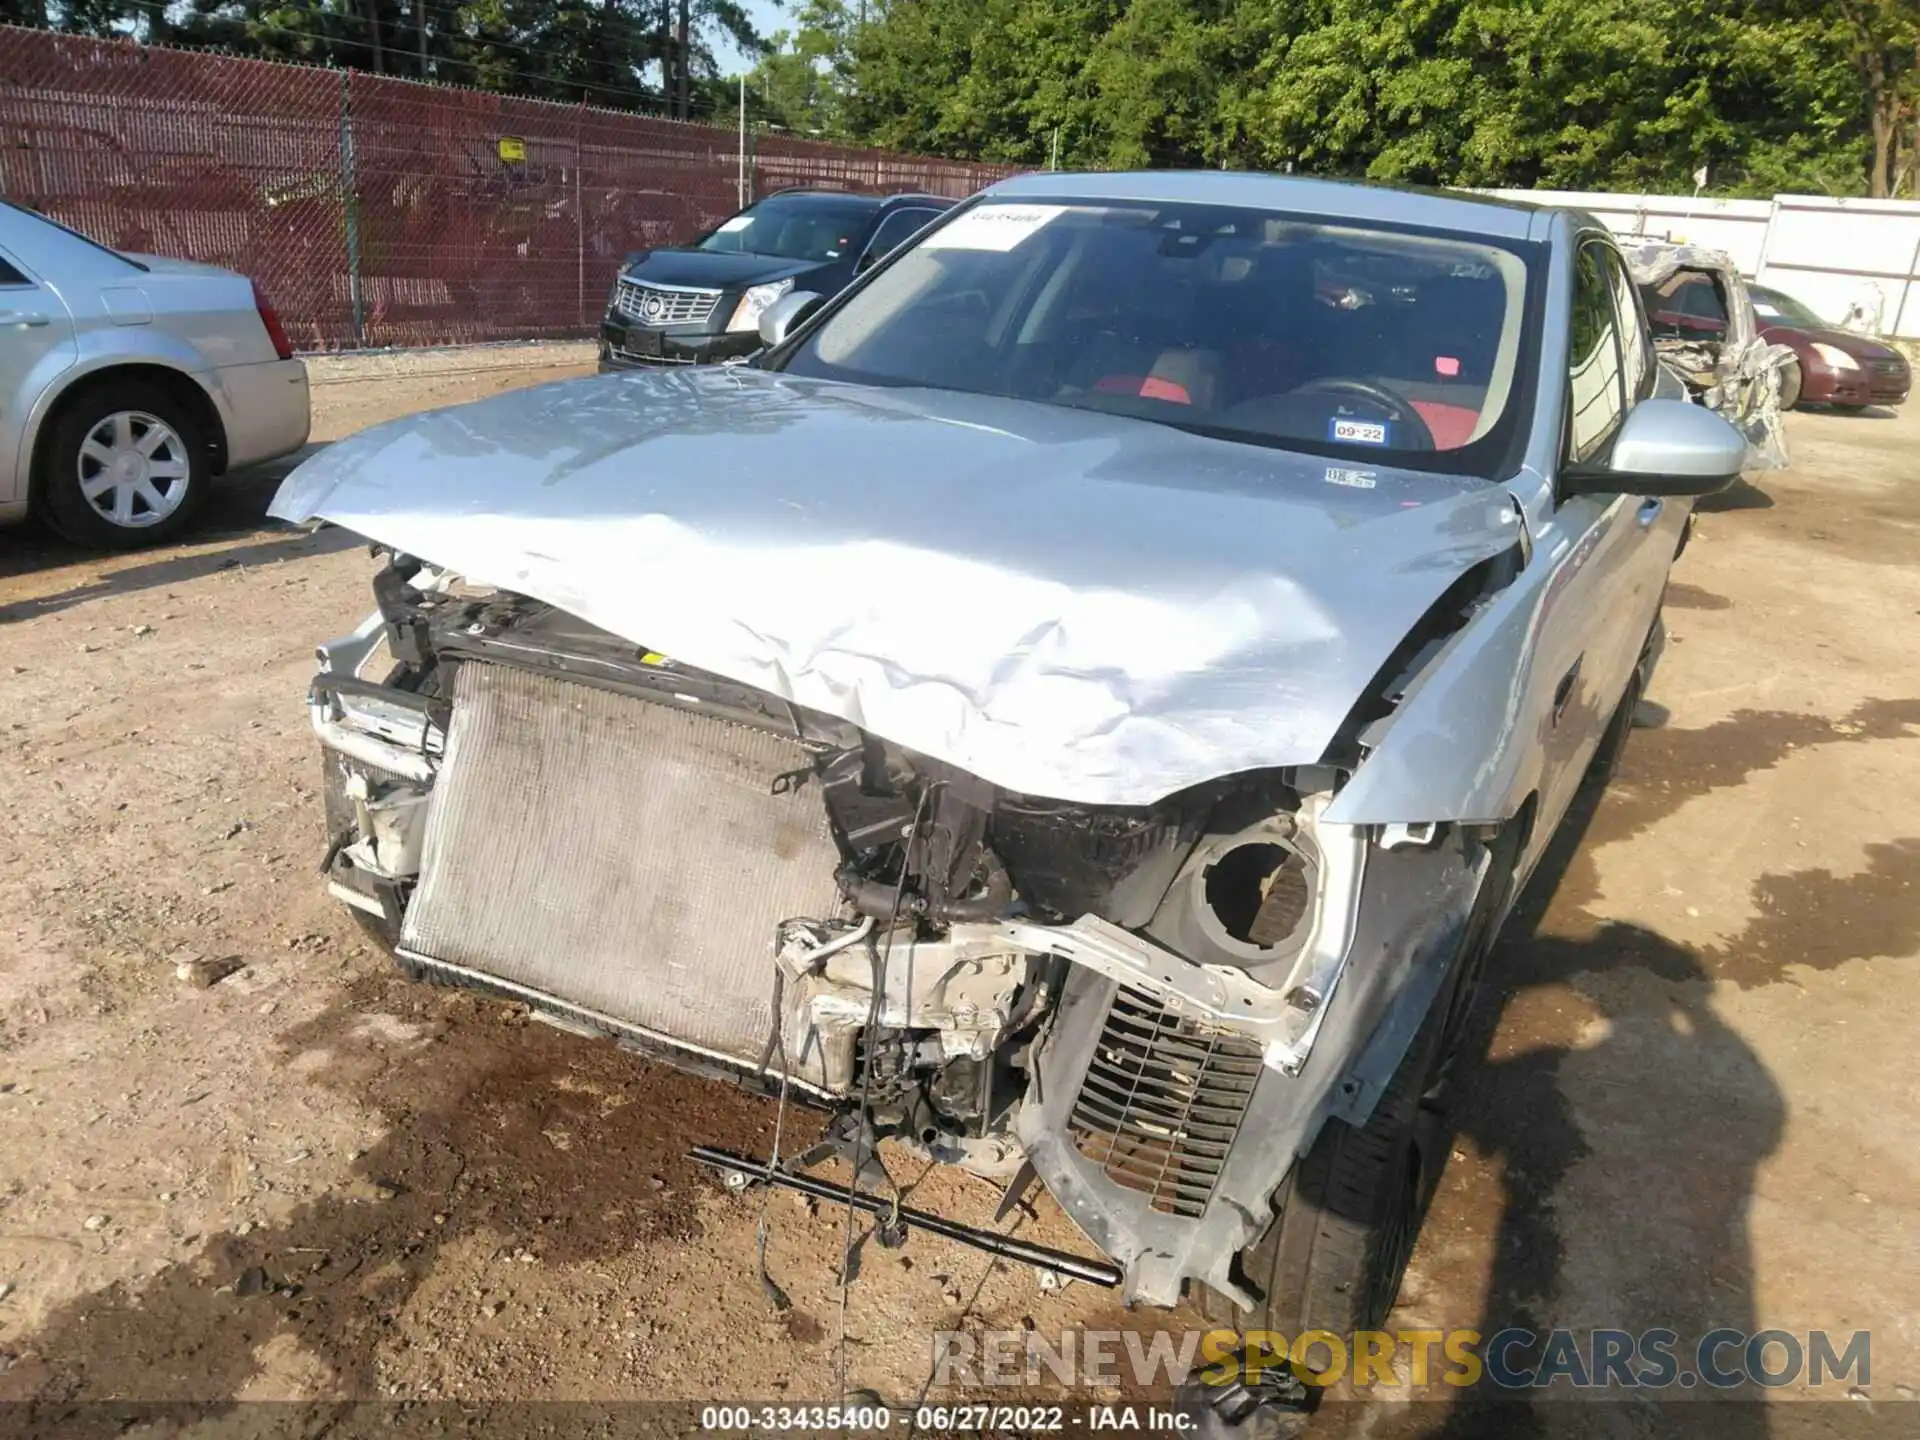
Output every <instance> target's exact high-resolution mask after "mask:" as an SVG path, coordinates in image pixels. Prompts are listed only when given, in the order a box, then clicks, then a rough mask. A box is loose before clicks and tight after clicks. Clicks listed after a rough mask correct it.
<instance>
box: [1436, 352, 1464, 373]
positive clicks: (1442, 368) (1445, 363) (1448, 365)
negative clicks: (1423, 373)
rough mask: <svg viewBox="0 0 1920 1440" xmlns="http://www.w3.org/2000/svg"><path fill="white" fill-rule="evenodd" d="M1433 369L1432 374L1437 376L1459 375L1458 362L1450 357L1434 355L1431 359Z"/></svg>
mask: <svg viewBox="0 0 1920 1440" xmlns="http://www.w3.org/2000/svg"><path fill="white" fill-rule="evenodd" d="M1433 369H1434V373H1435V374H1438V375H1446V376H1454V375H1458V374H1459V373H1460V362H1459V361H1458V360H1456V359H1454V357H1453V356H1451V355H1436V356H1434V357H1433Z"/></svg>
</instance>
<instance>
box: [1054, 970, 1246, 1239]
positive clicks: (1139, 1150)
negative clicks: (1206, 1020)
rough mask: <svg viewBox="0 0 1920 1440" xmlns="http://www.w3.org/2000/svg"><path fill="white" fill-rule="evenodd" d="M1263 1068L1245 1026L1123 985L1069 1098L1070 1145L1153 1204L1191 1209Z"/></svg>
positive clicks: (1229, 1144) (1229, 1142)
mask: <svg viewBox="0 0 1920 1440" xmlns="http://www.w3.org/2000/svg"><path fill="white" fill-rule="evenodd" d="M1260 1071H1261V1061H1260V1046H1259V1045H1258V1043H1256V1042H1255V1041H1254V1040H1252V1039H1251V1038H1249V1037H1248V1036H1245V1035H1239V1034H1235V1033H1234V1032H1232V1031H1230V1030H1221V1029H1218V1028H1216V1027H1215V1026H1212V1025H1207V1024H1203V1023H1201V1022H1199V1021H1196V1020H1190V1019H1187V1018H1185V1017H1182V1016H1176V1015H1172V1014H1169V1013H1168V1012H1167V1011H1166V1010H1164V1009H1162V1008H1161V1006H1160V1004H1159V1003H1158V1002H1157V1001H1155V1000H1154V999H1153V998H1152V997H1151V996H1148V995H1146V994H1143V993H1142V992H1140V991H1138V990H1129V989H1127V988H1125V987H1124V986H1123V987H1121V988H1120V989H1118V990H1116V991H1115V992H1114V996H1113V1002H1112V1004H1111V1006H1110V1007H1109V1008H1108V1010H1107V1022H1106V1026H1105V1028H1104V1029H1103V1030H1102V1031H1101V1034H1100V1044H1099V1048H1098V1049H1097V1050H1096V1051H1095V1052H1094V1058H1093V1063H1092V1064H1091V1065H1089V1066H1088V1067H1087V1074H1086V1078H1085V1079H1084V1080H1082V1081H1081V1084H1080V1096H1079V1098H1078V1099H1077V1100H1075V1101H1074V1105H1073V1118H1072V1119H1071V1121H1070V1122H1069V1125H1070V1127H1071V1130H1072V1134H1073V1144H1074V1148H1075V1149H1076V1150H1078V1151H1079V1152H1080V1153H1081V1154H1082V1155H1084V1156H1086V1158H1087V1159H1089V1160H1091V1161H1093V1162H1094V1163H1095V1164H1097V1165H1098V1166H1100V1168H1101V1170H1102V1172H1103V1173H1104V1174H1105V1175H1106V1177H1107V1178H1108V1179H1109V1180H1111V1181H1113V1182H1114V1183H1115V1184H1116V1185H1122V1186H1125V1187H1126V1188H1127V1189H1129V1190H1138V1191H1139V1192H1141V1193H1142V1194H1144V1195H1145V1196H1146V1197H1147V1202H1148V1203H1149V1204H1150V1205H1152V1206H1153V1208H1154V1209H1156V1210H1160V1211H1163V1212H1165V1213H1167V1214H1169V1215H1179V1216H1182V1217H1184V1218H1187V1219H1194V1218H1197V1217H1198V1216H1199V1215H1200V1214H1201V1213H1202V1212H1203V1211H1205V1209H1206V1208H1207V1201H1208V1200H1209V1199H1210V1198H1211V1197H1212V1195H1213V1187H1214V1184H1215V1182H1216V1181H1218V1180H1219V1178H1220V1171H1221V1169H1222V1168H1223V1167H1224V1166H1225V1164H1226V1161H1227V1152H1228V1151H1229V1150H1231V1149H1232V1148H1233V1138H1234V1135H1235V1134H1236V1133H1237V1132H1238V1130H1239V1128H1240V1121H1241V1118H1242V1117H1243V1116H1244V1115H1245V1114H1246V1111H1247V1101H1248V1100H1249V1099H1251V1098H1252V1095H1253V1087H1254V1084H1255V1082H1257V1081H1258V1080H1259V1078H1260Z"/></svg>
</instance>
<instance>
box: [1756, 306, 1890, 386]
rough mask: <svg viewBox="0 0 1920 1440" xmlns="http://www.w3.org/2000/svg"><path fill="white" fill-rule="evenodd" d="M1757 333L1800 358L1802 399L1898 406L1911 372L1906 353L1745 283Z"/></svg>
mask: <svg viewBox="0 0 1920 1440" xmlns="http://www.w3.org/2000/svg"><path fill="white" fill-rule="evenodd" d="M1749 293H1750V294H1751V295H1752V296H1753V311H1754V315H1755V317H1756V318H1757V319H1758V320H1759V322H1760V334H1761V335H1762V336H1763V337H1764V338H1766V339H1768V340H1771V341H1773V343H1774V344H1776V345H1791V346H1792V347H1793V352H1794V354H1795V355H1797V356H1798V357H1799V359H1800V396H1799V398H1800V401H1801V402H1802V403H1803V404H1815V405H1831V406H1833V407H1834V408H1835V409H1836V410H1863V409H1865V408H1866V407H1867V406H1869V405H1898V404H1900V403H1902V402H1903V401H1904V400H1905V399H1906V398H1907V390H1908V387H1909V385H1910V383H1911V379H1912V374H1911V370H1910V368H1909V367H1908V365H1907V359H1906V356H1904V355H1902V354H1901V353H1900V352H1899V351H1898V350H1896V349H1894V348H1893V347H1892V346H1891V345H1882V344H1881V343H1880V342H1879V341H1877V340H1869V339H1868V338H1867V337H1866V336H1864V335H1856V334H1854V333H1853V332H1852V331H1850V330H1836V329H1835V328H1834V327H1833V326H1831V325H1829V324H1827V323H1826V322H1825V321H1824V320H1822V319H1821V318H1820V317H1819V316H1818V315H1816V314H1814V313H1813V312H1812V311H1811V310H1809V309H1808V308H1807V307H1806V306H1805V305H1802V304H1801V303H1800V302H1799V301H1798V300H1796V299H1794V298H1793V297H1792V296H1791V295H1783V294H1781V293H1780V292H1779V291H1778V290H1768V289H1765V288H1764V287H1762V286H1759V285H1754V286H1750V287H1749Z"/></svg>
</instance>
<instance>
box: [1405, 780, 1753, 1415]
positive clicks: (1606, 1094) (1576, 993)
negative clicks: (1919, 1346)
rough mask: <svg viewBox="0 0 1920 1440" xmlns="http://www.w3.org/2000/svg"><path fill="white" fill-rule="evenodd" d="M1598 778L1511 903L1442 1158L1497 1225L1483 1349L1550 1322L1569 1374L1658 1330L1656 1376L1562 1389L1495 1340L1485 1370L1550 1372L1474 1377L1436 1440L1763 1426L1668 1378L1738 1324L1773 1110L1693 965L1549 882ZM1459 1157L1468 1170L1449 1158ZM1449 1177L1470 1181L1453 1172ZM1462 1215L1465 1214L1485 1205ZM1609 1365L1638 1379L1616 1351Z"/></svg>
mask: <svg viewBox="0 0 1920 1440" xmlns="http://www.w3.org/2000/svg"><path fill="white" fill-rule="evenodd" d="M1604 781H1605V777H1604V775H1598V774H1597V775H1596V776H1595V777H1593V779H1592V780H1590V781H1589V782H1588V783H1587V784H1586V785H1585V786H1583V788H1582V791H1581V793H1580V795H1579V797H1578V798H1577V799H1576V801H1575V803H1574V805H1573V807H1572V809H1571V810H1570V812H1569V814H1568V815H1567V817H1566V820H1565V821H1564V823H1563V824H1562V826H1561V828H1560V830H1559V832H1558V833H1557V834H1556V835H1555V837H1554V839H1553V841H1552V843H1551V845H1550V846H1549V848H1548V850H1547V853H1546V855H1545V856H1544V857H1543V859H1542V861H1541V864H1540V866H1539V868H1538V869H1537V870H1536V872H1535V874H1534V876H1533V878H1532V880H1531V881H1530V882H1529V884H1528V886H1527V888H1526V890H1525V891H1524V892H1523V893H1522V895H1521V897H1520V899H1519V902H1518V903H1517V905H1516V907H1515V910H1514V913H1513V914H1512V916H1511V917H1510V918H1509V920H1508V922H1507V925H1506V927H1505V929H1504V931H1503V932H1502V939H1501V940H1500V942H1499V944H1498V945H1497V947H1496V949H1495V952H1494V955H1493V957H1492V959H1491V961H1490V963H1489V965H1488V969H1487V977H1486V982H1485V984H1486V993H1485V994H1484V995H1483V997H1482V1000H1481V1003H1480V1004H1479V1006H1478V1007H1477V1012H1476V1020H1475V1023H1474V1026H1473V1028H1472V1031H1471V1033H1470V1034H1469V1036H1468V1037H1467V1041H1466V1046H1467V1053H1468V1055H1469V1056H1470V1057H1474V1059H1475V1060H1477V1063H1468V1064H1467V1065H1465V1066H1463V1067H1462V1068H1461V1071H1460V1075H1461V1079H1460V1081H1459V1088H1458V1093H1457V1095H1456V1096H1455V1098H1454V1104H1453V1106H1452V1108H1451V1112H1450V1114H1449V1117H1448V1119H1449V1122H1450V1126H1451V1142H1452V1143H1451V1146H1450V1147H1449V1148H1450V1150H1451V1152H1452V1154H1453V1155H1454V1157H1455V1164H1454V1167H1453V1168H1456V1169H1466V1170H1469V1171H1470V1172H1471V1171H1477V1172H1478V1173H1479V1174H1480V1175H1482V1176H1485V1175H1487V1174H1488V1173H1489V1172H1490V1173H1491V1176H1492V1179H1491V1181H1490V1183H1491V1184H1492V1185H1493V1187H1494V1188H1495V1189H1496V1191H1497V1194H1496V1195H1495V1196H1493V1197H1491V1204H1492V1205H1495V1206H1497V1207H1498V1209H1499V1214H1500V1219H1499V1222H1498V1226H1497V1229H1496V1231H1495V1234H1494V1237H1493V1241H1492V1254H1491V1257H1490V1258H1491V1266H1490V1271H1489V1273H1488V1274H1487V1279H1486V1286H1485V1291H1484V1295H1483V1298H1482V1300H1481V1302H1480V1306H1479V1317H1478V1319H1477V1320H1476V1321H1474V1322H1473V1323H1472V1327H1471V1328H1473V1329H1475V1330H1477V1331H1479V1332H1480V1335H1481V1337H1482V1346H1481V1353H1482V1354H1483V1355H1484V1354H1486V1351H1487V1347H1488V1345H1489V1342H1493V1341H1494V1340H1495V1339H1496V1337H1497V1336H1499V1335H1500V1332H1502V1331H1507V1330H1516V1329H1517V1330H1522V1331H1527V1332H1532V1334H1533V1335H1535V1336H1545V1335H1546V1334H1547V1332H1549V1331H1551V1330H1553V1329H1555V1328H1556V1327H1558V1328H1564V1329H1567V1330H1570V1331H1571V1332H1573V1340H1574V1345H1575V1348H1576V1351H1577V1363H1578V1365H1579V1368H1587V1367H1590V1366H1591V1364H1592V1359H1593V1347H1592V1341H1591V1335H1592V1332H1593V1331H1594V1330H1596V1329H1610V1330H1619V1331H1626V1332H1628V1333H1629V1334H1631V1335H1633V1336H1636V1337H1639V1336H1641V1335H1643V1334H1644V1333H1645V1332H1647V1331H1649V1330H1654V1329H1665V1330H1670V1331H1673V1332H1675V1333H1676V1336H1677V1340H1676V1341H1675V1342H1673V1343H1672V1345H1671V1351H1672V1353H1673V1356H1674V1359H1675V1361H1676V1362H1677V1371H1678V1373H1677V1374H1676V1376H1675V1377H1674V1378H1673V1379H1672V1381H1671V1382H1670V1383H1668V1384H1664V1385H1657V1386H1645V1387H1638V1388H1628V1387H1621V1386H1618V1385H1614V1386H1611V1387H1609V1386H1605V1385H1604V1384H1602V1383H1600V1382H1602V1381H1603V1380H1604V1378H1605V1377H1603V1376H1600V1375H1595V1374H1591V1373H1589V1374H1587V1375H1586V1376H1585V1377H1584V1378H1585V1379H1587V1380H1589V1381H1592V1382H1594V1383H1593V1384H1591V1385H1589V1386H1578V1385H1576V1384H1575V1383H1574V1382H1575V1380H1576V1379H1579V1378H1582V1377H1581V1376H1580V1375H1579V1370H1578V1369H1576V1370H1575V1371H1574V1372H1573V1373H1568V1372H1567V1370H1566V1369H1565V1363H1566V1358H1567V1351H1566V1348H1565V1347H1564V1346H1562V1347H1561V1349H1560V1351H1559V1353H1558V1354H1557V1355H1555V1356H1553V1357H1552V1358H1553V1359H1554V1360H1555V1361H1556V1362H1557V1364H1554V1365H1548V1366H1546V1367H1542V1366H1541V1362H1542V1360H1543V1359H1547V1358H1549V1356H1548V1354H1547V1347H1546V1346H1545V1345H1543V1343H1542V1342H1541V1341H1540V1340H1532V1341H1526V1340H1515V1341H1511V1342H1509V1343H1508V1344H1507V1345H1506V1346H1504V1347H1503V1354H1502V1355H1501V1357H1499V1358H1500V1359H1501V1360H1504V1362H1505V1366H1504V1367H1503V1368H1504V1370H1505V1371H1506V1373H1507V1377H1508V1378H1509V1379H1511V1378H1513V1377H1514V1376H1515V1375H1516V1374H1525V1373H1527V1372H1537V1373H1539V1374H1541V1375H1543V1376H1544V1375H1546V1374H1547V1373H1548V1372H1550V1371H1551V1370H1553V1369H1556V1368H1558V1369H1559V1370H1560V1372H1561V1374H1562V1375H1563V1376H1565V1378H1558V1379H1553V1380H1552V1381H1551V1383H1547V1384H1539V1383H1535V1384H1533V1385H1527V1386H1523V1387H1512V1386H1510V1385H1502V1384H1499V1383H1496V1382H1495V1378H1494V1375H1493V1373H1492V1367H1491V1366H1490V1367H1489V1374H1488V1376H1487V1377H1484V1378H1482V1379H1481V1380H1480V1381H1479V1383H1478V1384H1477V1385H1474V1386H1472V1387H1471V1388H1468V1389H1465V1390H1463V1391H1461V1392H1460V1393H1459V1394H1458V1395H1457V1396H1455V1397H1454V1398H1453V1403H1452V1404H1451V1405H1450V1406H1449V1408H1448V1409H1447V1412H1446V1414H1445V1417H1444V1419H1443V1420H1442V1421H1441V1423H1440V1425H1439V1426H1438V1428H1437V1433H1438V1434H1440V1435H1442V1436H1444V1437H1447V1440H1468V1437H1475V1440H1477V1437H1484V1436H1490V1435H1499V1436H1509V1435H1511V1436H1547V1435H1555V1436H1557V1435H1588V1434H1593V1435H1602V1434H1604V1435H1608V1436H1615V1435H1650V1436H1651V1435H1664V1434H1672V1433H1685V1434H1695V1433H1710V1434H1713V1435H1715V1436H1727V1437H1740V1440H1748V1437H1762V1436H1767V1435H1769V1434H1771V1433H1773V1432H1772V1431H1771V1430H1770V1423H1771V1417H1770V1415H1769V1413H1768V1407H1765V1406H1764V1405H1763V1404H1762V1403H1761V1392H1760V1391H1759V1390H1758V1389H1757V1388H1755V1387H1752V1386H1747V1387H1736V1388H1731V1389H1727V1390H1712V1391H1709V1390H1708V1388H1707V1387H1706V1386H1705V1385H1704V1384H1700V1383H1698V1382H1695V1383H1691V1384H1690V1383H1688V1380H1687V1378H1686V1377H1687V1376H1688V1375H1690V1374H1691V1372H1692V1371H1693V1369H1694V1346H1695V1344H1696V1342H1697V1341H1698V1339H1699V1337H1701V1336H1703V1335H1705V1334H1707V1333H1708V1332H1710V1331H1713V1330H1716V1329H1730V1330H1737V1331H1740V1332H1742V1333H1743V1334H1751V1333H1752V1332H1753V1331H1755V1330H1756V1329H1758V1328H1759V1325H1758V1323H1757V1319H1756V1307H1755V1301H1754V1277H1753V1258H1752V1255H1753V1252H1752V1245H1751V1242H1750V1237H1749V1228H1748V1212H1749V1208H1750V1203H1751V1199H1752V1194H1753V1185H1754V1177H1755V1173H1756V1171H1757V1170H1758V1168H1759V1166H1760V1165H1761V1164H1762V1162H1763V1161H1764V1160H1765V1159H1766V1157H1767V1156H1768V1155H1769V1154H1771V1153H1772V1152H1773V1150H1774V1149H1775V1147H1776V1146H1777V1145H1778V1143H1779V1141H1780V1138H1781V1135H1782V1132H1783V1129H1784V1124H1785V1117H1786V1105H1785V1100H1784V1097H1783V1095H1782V1093H1781V1091H1780V1088H1779V1086H1778V1085H1777V1084H1776V1083H1775V1081H1774V1079H1773V1077H1772V1075H1771V1074H1770V1073H1769V1071H1768V1069H1767V1067H1766V1065H1765V1064H1764V1063H1763V1062H1762V1061H1761V1059H1760V1057H1759V1056H1758V1055H1757V1054H1756V1053H1755V1052H1754V1051H1753V1049H1752V1048H1751V1047H1749V1046H1748V1045H1747V1044H1746V1042H1745V1041H1743V1040H1742V1039H1741V1038H1740V1036H1739V1035H1738V1034H1736V1033H1735V1032H1734V1031H1733V1029H1731V1028H1730V1027H1729V1026H1728V1025H1727V1024H1726V1023H1725V1022H1724V1021H1723V1020H1722V1019H1721V1018H1720V1016H1719V1015H1718V1014H1717V1013H1716V1010H1715V1007H1714V1005H1713V996H1714V991H1715V987H1716V982H1715V979H1714V977H1713V976H1712V975H1711V974H1710V973H1709V971H1708V970H1707V968H1706V967H1705V965H1704V964H1703V963H1702V960H1701V958H1700V957H1699V956H1697V955H1695V954H1694V953H1692V952H1690V951H1688V950H1687V949H1685V948H1683V947H1682V946H1680V945H1677V944H1675V943H1674V942H1673V941H1671V940H1669V939H1667V938H1665V937H1664V936H1661V935H1659V934H1657V933H1655V932H1654V931H1652V930H1649V929H1646V928H1643V927H1641V926H1638V925H1633V924H1625V923H1619V922H1611V921H1599V920H1596V919H1594V918H1593V917H1592V916H1590V915H1589V914H1587V913H1586V911H1585V909H1584V900H1585V895H1584V894H1583V893H1581V892H1584V891H1585V890H1586V889H1587V885H1586V884H1584V883H1580V881H1582V880H1588V879H1590V876H1582V877H1580V880H1577V881H1576V883H1575V884H1573V885H1571V886H1569V885H1568V883H1567V882H1568V873H1569V870H1570V869H1572V868H1573V867H1574V866H1575V865H1576V863H1577V864H1579V865H1582V866H1586V865H1590V864H1591V863H1592V862H1591V858H1590V856H1589V855H1587V854H1586V853H1584V852H1583V848H1582V847H1583V846H1584V845H1586V844H1588V843H1597V840H1598V839H1600V838H1604V837H1596V836H1595V835H1594V834H1593V831H1594V823H1595V819H1596V814H1597V813H1600V811H1601V805H1602V798H1603V791H1604ZM1735 943H1736V944H1737V942H1735ZM1469 1157H1471V1159H1472V1160H1477V1161H1478V1164H1477V1165H1474V1164H1472V1163H1471V1160H1470V1163H1469V1165H1468V1166H1461V1165H1460V1163H1459V1162H1460V1161H1461V1160H1463V1159H1469ZM1448 1183H1449V1182H1447V1181H1445V1180H1443V1181H1442V1188H1443V1189H1445V1188H1447V1185H1448ZM1457 1183H1459V1184H1460V1186H1461V1188H1462V1189H1463V1190H1465V1191H1471V1190H1473V1189H1475V1181H1474V1180H1473V1179H1472V1178H1471V1176H1470V1175H1469V1176H1462V1177H1459V1179H1458V1182H1457ZM1483 1183H1487V1182H1483ZM1471 1203H1472V1208H1474V1209H1477V1210H1479V1211H1480V1212H1481V1213H1484V1212H1485V1209H1486V1208H1488V1207H1489V1203H1490V1197H1488V1196H1486V1195H1485V1194H1484V1193H1481V1194H1478V1195H1475V1196H1474V1197H1473V1199H1472V1202H1471ZM1440 1208H1441V1209H1442V1211H1444V1209H1445V1208H1446V1206H1445V1197H1444V1196H1443V1197H1441V1200H1440ZM1443 1224H1444V1222H1443ZM1444 1308H1446V1309H1451V1306H1447V1307H1444ZM1724 1358H1725V1359H1726V1360H1727V1361H1728V1362H1729V1363H1732V1362H1733V1355H1732V1354H1728V1355H1727V1356H1725V1357H1724ZM1628 1369H1629V1370H1630V1371H1631V1372H1632V1373H1634V1374H1636V1375H1641V1376H1646V1375H1648V1374H1650V1373H1651V1372H1652V1371H1653V1369H1654V1367H1653V1366H1652V1365H1651V1364H1649V1363H1648V1362H1647V1361H1645V1360H1643V1359H1642V1358H1640V1357H1638V1356H1636V1357H1635V1358H1634V1359H1633V1360H1632V1361H1630V1362H1629V1366H1628ZM1709 1395H1711V1396H1712V1400H1711V1401H1709V1400H1708V1396H1709ZM1713 1402H1718V1403H1713ZM1729 1402H1731V1403H1729ZM1676 1411H1678V1412H1679V1413H1676ZM1430 1433H1431V1432H1430Z"/></svg>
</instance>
